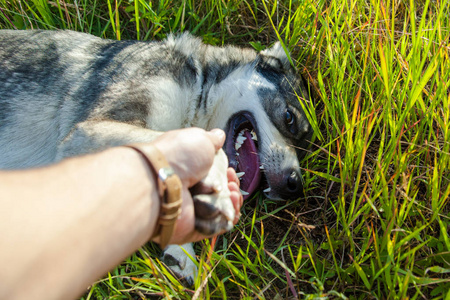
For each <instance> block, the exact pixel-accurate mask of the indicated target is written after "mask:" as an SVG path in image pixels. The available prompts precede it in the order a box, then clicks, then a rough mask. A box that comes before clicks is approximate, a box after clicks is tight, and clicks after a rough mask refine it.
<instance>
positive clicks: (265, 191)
mask: <svg viewBox="0 0 450 300" xmlns="http://www.w3.org/2000/svg"><path fill="white" fill-rule="evenodd" d="M270 191H271V189H270V187H269V188H267V189H265V190H264V191H263V192H264V193H270Z"/></svg>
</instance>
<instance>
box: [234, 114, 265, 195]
mask: <svg viewBox="0 0 450 300" xmlns="http://www.w3.org/2000/svg"><path fill="white" fill-rule="evenodd" d="M254 124H255V119H254V118H253V116H252V115H251V114H250V113H249V112H240V113H238V114H236V115H234V116H232V117H231V118H230V120H229V122H228V126H227V140H226V142H225V152H226V154H227V156H228V160H229V165H230V167H232V168H233V169H235V170H236V173H237V175H238V177H239V178H240V181H241V193H242V195H243V196H244V199H247V198H248V197H249V196H250V195H251V194H253V192H254V191H255V190H256V189H257V188H258V187H259V184H260V180H261V172H260V166H261V164H260V160H259V155H258V135H257V128H256V126H255V125H254Z"/></svg>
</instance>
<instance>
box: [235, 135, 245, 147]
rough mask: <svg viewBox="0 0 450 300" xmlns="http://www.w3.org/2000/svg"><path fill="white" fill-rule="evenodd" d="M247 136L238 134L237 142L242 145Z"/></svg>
mask: <svg viewBox="0 0 450 300" xmlns="http://www.w3.org/2000/svg"><path fill="white" fill-rule="evenodd" d="M246 139H247V138H246V137H245V136H241V135H238V137H237V138H236V144H239V145H242V144H243V143H244V141H245V140H246Z"/></svg>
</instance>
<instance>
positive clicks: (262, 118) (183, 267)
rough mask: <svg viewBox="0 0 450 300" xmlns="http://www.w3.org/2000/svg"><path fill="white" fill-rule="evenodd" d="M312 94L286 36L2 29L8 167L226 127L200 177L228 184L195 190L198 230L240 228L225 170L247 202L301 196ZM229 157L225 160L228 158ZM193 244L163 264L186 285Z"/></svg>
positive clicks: (1, 159) (1, 138)
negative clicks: (213, 42) (262, 43)
mask: <svg viewBox="0 0 450 300" xmlns="http://www.w3.org/2000/svg"><path fill="white" fill-rule="evenodd" d="M308 98H309V95H308V91H307V89H306V87H305V83H304V82H303V81H302V78H301V77H299V76H297V73H296V71H295V70H294V68H293V67H292V66H291V63H290V61H289V58H288V55H287V54H286V52H285V51H284V49H283V47H282V46H281V44H280V43H275V44H274V45H273V46H272V47H270V48H268V49H266V50H264V51H261V52H259V53H258V52H256V51H254V50H252V49H243V48H238V47H234V46H224V47H216V46H210V45H206V44H203V43H202V41H201V40H200V39H199V38H196V37H193V36H192V35H190V34H188V33H184V34H181V35H178V36H175V35H169V36H168V38H167V39H166V40H164V41H161V42H143V41H114V40H106V39H101V38H98V37H94V36H92V35H89V34H85V33H78V32H73V31H40V30H36V31H35V30H29V31H16V30H1V31H0V153H1V154H0V169H24V168H30V167H39V166H44V165H48V164H52V163H55V162H58V161H60V160H62V159H63V158H66V157H72V156H77V155H82V154H86V153H92V152H96V151H100V150H103V149H105V148H108V147H113V146H120V145H125V144H132V143H140V142H149V141H151V140H153V139H155V138H156V137H157V136H159V135H160V134H161V133H163V132H165V131H168V130H172V129H178V128H184V127H200V128H204V129H206V130H210V129H213V128H222V129H223V130H225V132H226V135H227V137H226V141H225V144H224V147H223V151H224V152H222V151H219V153H218V154H217V156H216V159H215V163H214V166H215V167H213V168H212V169H211V171H210V173H209V174H208V176H207V177H206V178H205V180H203V183H204V184H205V185H207V186H208V185H212V184H213V182H217V178H221V179H220V182H221V184H222V185H223V186H225V188H223V189H219V190H221V191H219V192H214V193H213V194H207V195H196V196H197V197H194V198H195V208H196V219H197V220H198V222H197V221H196V228H197V230H199V231H201V232H206V233H208V234H214V233H217V232H219V231H221V230H224V229H225V230H229V229H231V226H232V223H231V221H230V220H233V219H234V210H233V207H232V203H231V201H230V200H229V198H227V197H228V195H227V194H226V193H227V192H229V191H228V189H227V188H226V186H227V185H226V176H224V174H225V171H224V170H225V169H226V167H227V165H228V166H231V167H233V168H234V169H235V170H236V172H237V174H238V176H239V177H240V182H241V184H240V186H241V192H242V194H243V195H244V199H248V198H249V197H250V196H251V195H252V194H254V193H255V192H256V191H257V190H258V189H259V188H261V189H262V190H263V193H264V195H265V196H266V197H267V198H270V199H297V198H299V196H300V195H301V193H302V190H303V186H302V176H301V172H300V165H299V159H300V157H301V156H302V155H303V154H304V151H303V150H304V149H305V148H306V146H307V143H308V139H309V138H310V136H311V134H312V129H311V126H310V124H309V122H308V120H307V117H306V114H305V111H304V110H303V107H304V102H303V101H304V99H308ZM224 153H225V154H226V157H227V158H228V163H227V161H226V157H225V154H224ZM183 249H185V251H186V252H187V253H189V255H190V256H192V257H195V252H194V250H193V247H192V245H191V244H186V245H183V246H182V247H180V246H176V245H171V246H169V247H167V248H166V249H165V251H164V253H163V261H164V262H166V264H167V265H168V266H169V267H170V268H171V269H172V270H173V271H174V272H175V273H176V274H178V275H179V276H181V277H184V278H185V279H186V280H187V281H188V282H190V283H192V280H193V279H194V277H195V274H196V272H197V271H196V266H195V263H194V262H193V261H192V260H191V259H190V258H189V255H186V253H185V251H183Z"/></svg>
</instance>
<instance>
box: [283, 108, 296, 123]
mask: <svg viewBox="0 0 450 300" xmlns="http://www.w3.org/2000/svg"><path fill="white" fill-rule="evenodd" d="M284 118H285V120H286V125H288V126H291V125H292V124H294V115H293V114H292V112H291V111H289V110H287V111H286V114H285V116H284Z"/></svg>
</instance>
